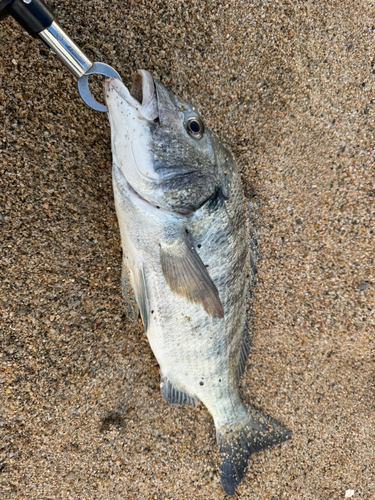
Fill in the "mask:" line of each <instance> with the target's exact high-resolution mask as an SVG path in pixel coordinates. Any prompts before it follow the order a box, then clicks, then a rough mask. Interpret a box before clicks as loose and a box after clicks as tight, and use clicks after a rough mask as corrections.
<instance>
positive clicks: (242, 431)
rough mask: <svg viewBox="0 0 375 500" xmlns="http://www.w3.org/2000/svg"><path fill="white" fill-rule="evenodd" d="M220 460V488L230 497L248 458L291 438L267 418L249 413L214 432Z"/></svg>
mask: <svg viewBox="0 0 375 500" xmlns="http://www.w3.org/2000/svg"><path fill="white" fill-rule="evenodd" d="M217 436H218V444H219V446H220V453H221V456H222V462H221V469H220V470H221V477H220V480H221V485H222V488H223V490H224V493H225V494H226V495H229V496H232V495H234V493H235V491H236V488H237V486H238V485H239V484H240V482H241V481H242V479H243V477H244V475H245V473H246V469H247V465H248V462H249V458H250V457H251V455H253V454H254V453H257V452H258V451H263V450H267V449H268V448H271V447H272V446H275V445H277V444H280V443H282V442H284V441H287V440H288V439H290V438H291V432H290V431H289V430H288V429H287V428H286V427H284V426H283V425H282V424H280V423H279V422H277V421H276V420H273V419H272V418H271V417H268V416H266V415H263V414H262V413H260V412H258V411H255V410H251V413H250V412H249V413H248V414H247V415H246V416H245V417H244V418H243V420H242V421H240V422H239V423H238V424H234V425H233V424H232V425H231V426H230V427H229V426H225V427H224V429H223V428H221V429H219V430H218V432H217Z"/></svg>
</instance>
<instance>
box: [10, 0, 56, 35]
mask: <svg viewBox="0 0 375 500" xmlns="http://www.w3.org/2000/svg"><path fill="white" fill-rule="evenodd" d="M8 14H9V15H10V16H12V17H13V18H14V19H15V20H16V21H17V22H18V23H19V24H20V25H21V26H22V27H23V28H25V30H26V31H27V32H28V33H29V34H30V35H31V36H33V37H34V38H36V36H37V35H38V33H40V32H41V31H43V30H45V29H46V28H49V26H51V24H52V22H53V14H52V12H51V10H50V9H49V8H48V7H47V5H46V4H45V3H44V2H42V0H1V1H0V19H2V18H3V17H5V16H6V15H8Z"/></svg>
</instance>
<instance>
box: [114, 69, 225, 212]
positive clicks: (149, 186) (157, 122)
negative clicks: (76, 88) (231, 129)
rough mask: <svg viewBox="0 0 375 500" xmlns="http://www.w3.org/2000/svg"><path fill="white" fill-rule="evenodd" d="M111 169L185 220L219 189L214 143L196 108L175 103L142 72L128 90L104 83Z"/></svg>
mask: <svg viewBox="0 0 375 500" xmlns="http://www.w3.org/2000/svg"><path fill="white" fill-rule="evenodd" d="M105 99H106V103H107V106H108V115H109V121H110V126H111V138H112V154H113V163H114V168H117V169H118V170H119V172H120V173H121V175H122V177H123V178H124V179H125V181H126V183H127V184H128V185H129V186H130V188H131V189H132V190H134V191H135V193H136V194H137V195H138V196H140V197H141V198H143V199H144V200H146V201H147V202H148V203H150V204H152V205H154V206H155V207H157V208H160V209H163V210H165V211H168V212H174V213H177V214H181V215H185V214H189V213H191V212H193V211H195V210H197V209H198V208H199V207H200V206H202V205H203V204H204V203H205V202H206V201H207V200H208V199H210V197H211V196H213V195H214V193H215V191H216V190H217V186H218V184H219V182H220V177H221V171H220V167H219V165H218V162H217V161H216V156H215V151H214V144H215V140H214V139H213V136H212V134H211V131H210V130H209V129H208V127H206V126H205V123H204V121H203V119H202V117H201V116H200V115H199V113H198V111H197V110H196V108H195V107H194V106H192V105H191V104H189V103H186V102H183V101H180V100H178V99H177V98H176V97H175V96H174V95H173V94H172V93H171V92H169V91H168V90H167V89H166V88H165V87H164V86H163V85H162V84H161V83H160V82H158V81H157V80H154V79H153V78H152V76H151V74H150V73H149V72H148V71H145V70H139V71H138V72H137V73H136V75H135V77H134V80H133V83H132V86H131V88H130V90H128V89H127V88H126V86H125V85H124V84H123V83H122V82H121V81H120V80H118V79H115V78H110V79H109V80H107V81H106V82H105Z"/></svg>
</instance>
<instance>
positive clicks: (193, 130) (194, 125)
mask: <svg viewBox="0 0 375 500" xmlns="http://www.w3.org/2000/svg"><path fill="white" fill-rule="evenodd" d="M186 130H187V133H188V134H189V135H191V136H192V137H194V139H200V138H201V137H202V136H203V133H204V124H203V121H202V120H201V119H200V118H189V120H188V121H187V123H186Z"/></svg>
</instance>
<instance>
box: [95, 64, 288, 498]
mask: <svg viewBox="0 0 375 500" xmlns="http://www.w3.org/2000/svg"><path fill="white" fill-rule="evenodd" d="M105 96H106V103H107V105H108V113H109V121H110V125H111V134H112V153H113V189H114V197H115V205H116V212H117V217H118V222H119V227H120V232H121V242H122V248H123V271H122V285H123V292H124V297H125V302H126V307H127V315H128V318H132V319H133V320H134V321H136V320H137V318H138V311H140V314H141V317H142V320H143V325H144V328H145V331H146V334H147V337H148V339H149V342H150V345H151V348H152V350H153V352H154V354H155V357H156V359H157V361H158V362H159V365H160V371H161V384H160V387H161V394H162V397H163V399H164V400H165V401H169V402H170V403H179V404H190V405H192V406H196V405H197V404H198V403H199V401H201V402H202V403H203V404H204V405H205V406H206V408H207V409H208V411H209V412H210V413H211V415H212V417H213V419H214V423H215V427H216V435H217V442H218V444H219V447H220V452H221V455H222V464H221V484H222V487H223V490H224V492H225V493H226V494H227V495H233V494H234V493H235V490H236V488H237V486H238V484H239V483H240V481H241V480H242V478H243V476H244V474H245V471H246V468H247V464H248V460H249V457H250V456H251V455H252V454H253V453H255V452H257V451H261V450H265V449H267V448H270V447H271V446H273V445H276V444H278V443H281V442H283V441H285V440H287V439H289V438H290V433H289V431H288V430H287V429H286V428H285V427H283V426H282V425H281V424H279V423H278V422H276V421H275V420H273V419H271V418H270V417H268V416H266V415H263V414H262V413H260V412H259V411H257V410H255V409H253V408H248V407H247V406H246V405H245V404H244V402H243V401H242V399H241V397H240V394H239V388H238V380H239V377H240V376H241V375H242V372H243V370H244V367H245V362H246V358H247V354H248V350H249V346H248V340H247V334H248V332H247V330H248V324H247V312H248V306H249V296H250V288H251V282H252V278H253V275H254V255H253V250H252V249H251V247H252V245H254V242H251V238H250V228H249V220H248V218H247V216H246V204H245V199H244V195H243V190H242V186H241V182H240V178H239V174H238V171H237V168H236V164H235V162H234V160H233V158H232V156H231V154H230V152H229V151H228V150H227V149H226V148H225V147H224V146H223V145H222V144H221V143H220V141H219V140H218V139H217V138H216V137H215V136H214V134H213V133H212V132H211V131H210V130H209V129H208V128H207V127H206V126H205V124H204V122H203V120H202V118H201V116H200V115H199V114H198V112H197V111H196V109H195V108H194V107H193V106H192V105H191V104H189V103H186V102H182V101H180V100H178V99H177V98H176V97H175V96H174V95H173V94H172V93H170V92H169V91H168V90H167V89H165V87H164V86H163V85H161V84H160V83H159V82H157V81H156V80H153V78H152V76H151V75H150V73H148V72H147V71H144V70H140V71H138V72H137V74H136V76H135V78H134V81H133V84H132V86H131V88H130V91H129V90H128V89H127V88H126V87H125V86H124V85H123V84H122V83H121V82H120V81H119V80H117V79H109V80H107V81H106V83H105Z"/></svg>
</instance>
